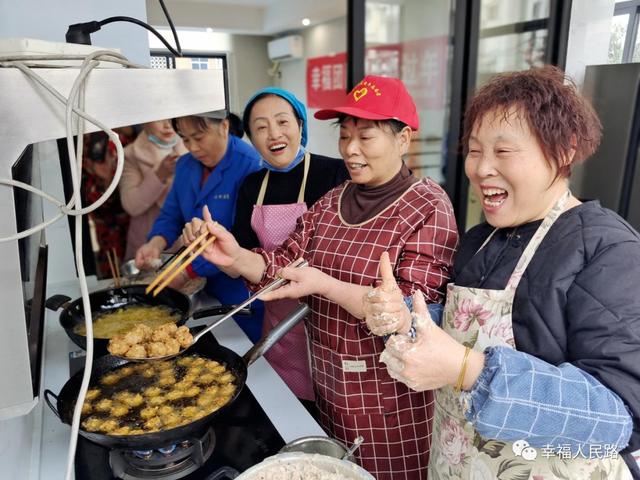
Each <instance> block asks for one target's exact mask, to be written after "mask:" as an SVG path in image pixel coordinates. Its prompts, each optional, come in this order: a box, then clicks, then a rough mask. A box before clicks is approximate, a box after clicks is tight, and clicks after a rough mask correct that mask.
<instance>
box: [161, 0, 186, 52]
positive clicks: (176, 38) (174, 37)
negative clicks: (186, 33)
mask: <svg viewBox="0 0 640 480" xmlns="http://www.w3.org/2000/svg"><path fill="white" fill-rule="evenodd" d="M158 2H160V7H162V11H163V12H164V16H165V17H167V22H168V23H169V28H170V29H171V33H173V39H174V40H175V42H176V50H178V53H179V54H180V56H182V47H180V40H178V32H176V27H174V26H173V20H171V15H169V10H167V7H165V5H164V0H158Z"/></svg>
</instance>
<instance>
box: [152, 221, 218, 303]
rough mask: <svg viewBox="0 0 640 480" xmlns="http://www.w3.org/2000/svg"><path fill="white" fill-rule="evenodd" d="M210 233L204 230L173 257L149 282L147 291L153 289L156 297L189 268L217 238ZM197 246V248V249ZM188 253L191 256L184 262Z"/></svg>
mask: <svg viewBox="0 0 640 480" xmlns="http://www.w3.org/2000/svg"><path fill="white" fill-rule="evenodd" d="M209 235H210V234H209V232H204V233H203V234H201V235H200V236H199V237H198V238H196V240H195V241H194V242H193V243H192V244H191V245H189V246H188V247H187V248H185V249H184V250H183V251H182V253H181V254H180V255H178V256H177V257H176V258H175V259H173V261H172V262H171V263H170V264H169V265H167V267H166V268H165V269H164V270H162V271H161V272H160V273H158V275H157V276H156V278H154V279H153V282H151V283H150V284H149V286H148V287H147V289H146V290H145V292H146V293H149V292H151V291H152V290H153V296H154V297H155V296H156V295H158V294H159V293H160V292H161V291H162V290H164V288H165V287H166V286H167V285H169V283H171V281H172V280H173V279H174V278H176V276H177V275H178V274H179V273H180V272H182V271H183V270H184V269H185V268H187V267H188V266H189V265H190V264H191V262H193V261H194V260H195V259H196V258H198V256H199V255H200V254H201V253H202V252H203V251H204V249H205V248H207V247H208V246H209V245H211V244H212V243H213V242H214V241H215V240H216V237H215V236H214V235H211V236H209ZM207 237H209V238H207ZM196 248H197V250H195V249H196ZM194 250H195V251H194ZM187 255H189V257H188V258H187V259H186V260H184V262H182V260H183V259H184V258H185V257H186V256H187ZM180 262H182V263H180ZM154 288H155V290H154Z"/></svg>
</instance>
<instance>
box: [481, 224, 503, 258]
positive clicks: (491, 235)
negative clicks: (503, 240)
mask: <svg viewBox="0 0 640 480" xmlns="http://www.w3.org/2000/svg"><path fill="white" fill-rule="evenodd" d="M498 230H499V228H494V229H493V232H491V233H490V234H489V236H488V237H487V239H486V240H485V241H484V242H482V245H480V248H479V249H478V250H476V253H478V252H479V251H480V250H482V249H483V248H484V247H486V246H487V243H489V241H490V240H491V239H492V238H493V236H494V235H495V233H496V232H497V231H498Z"/></svg>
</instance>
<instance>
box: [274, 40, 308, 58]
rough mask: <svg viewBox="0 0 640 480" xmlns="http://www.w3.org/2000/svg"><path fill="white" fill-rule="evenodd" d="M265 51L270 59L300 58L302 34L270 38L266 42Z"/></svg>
mask: <svg viewBox="0 0 640 480" xmlns="http://www.w3.org/2000/svg"><path fill="white" fill-rule="evenodd" d="M267 51H268V52H269V59H271V60H290V59H294V58H302V36H301V35H288V36H286V37H280V38H276V39H275V40H271V41H270V42H269V43H267Z"/></svg>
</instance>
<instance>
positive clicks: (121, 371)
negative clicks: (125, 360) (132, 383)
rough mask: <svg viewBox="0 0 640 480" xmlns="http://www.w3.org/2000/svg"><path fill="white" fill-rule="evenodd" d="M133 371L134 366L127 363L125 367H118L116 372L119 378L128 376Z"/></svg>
mask: <svg viewBox="0 0 640 480" xmlns="http://www.w3.org/2000/svg"><path fill="white" fill-rule="evenodd" d="M133 372H135V368H134V367H130V366H128V365H127V366H126V367H122V368H120V369H118V373H119V374H120V377H121V378H124V377H127V376H129V375H131V374H132V373H133Z"/></svg>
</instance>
